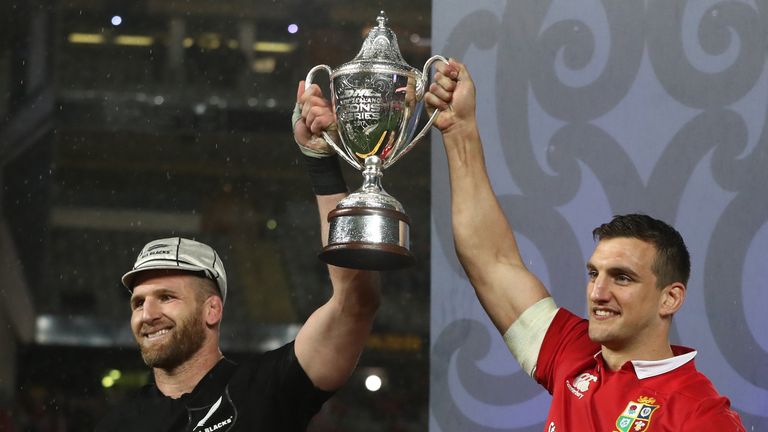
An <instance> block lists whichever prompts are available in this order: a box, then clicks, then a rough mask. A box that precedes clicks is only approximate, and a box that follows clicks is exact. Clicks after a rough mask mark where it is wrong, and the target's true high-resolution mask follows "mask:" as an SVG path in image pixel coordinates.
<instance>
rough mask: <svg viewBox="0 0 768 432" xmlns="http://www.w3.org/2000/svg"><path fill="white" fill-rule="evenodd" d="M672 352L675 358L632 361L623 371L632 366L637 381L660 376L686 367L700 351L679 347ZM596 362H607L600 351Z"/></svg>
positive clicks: (596, 354)
mask: <svg viewBox="0 0 768 432" xmlns="http://www.w3.org/2000/svg"><path fill="white" fill-rule="evenodd" d="M672 352H673V353H674V354H675V356H674V357H670V358H667V359H663V360H631V361H629V362H627V363H624V366H622V367H621V369H629V364H631V365H632V367H631V369H633V370H634V372H635V375H636V376H637V379H640V380H642V379H646V378H652V377H655V376H659V375H662V374H665V373H667V372H671V371H673V370H675V369H677V368H679V367H681V366H684V365H685V364H687V363H688V362H690V361H691V360H693V358H694V357H696V354H698V351H695V350H693V349H691V348H687V347H682V346H677V345H673V346H672ZM595 360H598V361H599V363H600V364H602V363H604V362H605V360H603V356H602V353H601V352H600V351H598V352H597V353H595ZM598 367H599V366H598Z"/></svg>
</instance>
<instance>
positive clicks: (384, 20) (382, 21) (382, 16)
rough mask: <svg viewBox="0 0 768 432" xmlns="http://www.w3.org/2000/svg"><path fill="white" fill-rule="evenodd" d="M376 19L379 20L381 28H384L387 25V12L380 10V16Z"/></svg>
mask: <svg viewBox="0 0 768 432" xmlns="http://www.w3.org/2000/svg"><path fill="white" fill-rule="evenodd" d="M376 21H378V22H379V28H381V29H383V28H384V27H386V26H387V21H389V20H388V19H387V14H385V13H384V11H379V16H378V17H376Z"/></svg>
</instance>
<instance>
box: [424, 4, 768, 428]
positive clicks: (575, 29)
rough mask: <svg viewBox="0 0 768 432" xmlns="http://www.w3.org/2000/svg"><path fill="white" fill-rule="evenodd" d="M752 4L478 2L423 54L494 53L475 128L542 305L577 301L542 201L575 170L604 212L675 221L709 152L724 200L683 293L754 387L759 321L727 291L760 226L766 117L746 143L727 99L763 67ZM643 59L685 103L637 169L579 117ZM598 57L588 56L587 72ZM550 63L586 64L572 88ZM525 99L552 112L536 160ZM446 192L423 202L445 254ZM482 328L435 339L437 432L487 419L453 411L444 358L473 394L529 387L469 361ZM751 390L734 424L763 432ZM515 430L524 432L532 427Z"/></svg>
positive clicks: (766, 219)
mask: <svg viewBox="0 0 768 432" xmlns="http://www.w3.org/2000/svg"><path fill="white" fill-rule="evenodd" d="M754 3H755V4H754V5H753V4H750V3H747V2H734V1H720V2H716V3H707V7H705V6H704V5H703V4H702V3H701V2H694V1H669V0H649V1H647V2H636V1H626V2H616V1H611V0H604V1H603V2H602V3H601V5H602V11H601V13H602V14H603V15H604V17H605V19H604V20H598V21H599V23H600V24H599V25H604V26H606V28H595V27H594V26H593V23H591V22H585V21H584V20H582V19H578V18H567V19H560V20H558V21H556V22H551V23H550V22H548V21H547V24H545V20H546V19H547V17H548V13H550V12H551V11H550V8H551V7H553V4H552V2H549V1H541V0H528V1H514V2H507V3H506V9H505V10H504V13H503V15H502V16H501V17H499V16H497V15H496V14H495V13H493V12H490V11H484V10H477V11H474V12H472V13H470V14H468V15H467V16H465V17H464V18H463V19H462V20H461V21H460V22H459V23H458V24H457V25H456V26H455V27H454V28H453V30H452V32H451V33H450V34H449V36H448V39H447V42H446V44H445V46H444V47H442V48H440V47H436V49H438V50H439V51H440V52H441V53H443V54H446V55H448V56H451V57H455V58H459V59H461V58H463V57H464V55H465V54H466V53H467V52H468V50H469V49H470V48H473V47H474V48H475V49H479V50H484V51H486V50H493V52H494V53H495V55H496V60H497V61H496V81H497V83H496V88H497V91H498V92H499V93H497V95H496V101H497V105H496V107H495V109H496V113H497V119H496V121H497V124H498V125H499V130H498V131H490V132H489V131H483V134H484V135H485V136H496V134H498V136H499V137H500V139H501V142H502V143H504V145H503V153H504V157H505V164H506V167H507V168H508V170H509V177H510V179H511V181H513V182H514V183H515V184H516V185H517V186H518V187H519V189H520V191H521V192H520V194H519V195H501V196H499V200H500V202H501V204H502V207H503V209H504V211H505V213H506V215H507V217H508V218H509V219H510V221H511V223H512V224H513V226H514V227H515V230H516V232H518V233H519V234H521V235H524V236H525V237H526V238H527V239H529V240H530V241H531V242H533V244H534V245H535V247H536V248H537V249H538V251H539V252H540V253H541V255H542V257H543V258H544V260H545V261H546V263H547V264H548V266H549V268H548V275H547V276H548V277H549V288H550V290H551V291H552V292H553V294H554V296H555V298H556V299H557V301H558V304H560V305H562V306H565V307H568V308H570V309H572V310H576V311H579V310H582V308H583V305H584V289H583V287H584V283H585V279H584V263H583V261H582V257H581V251H580V249H579V245H578V242H577V237H576V233H574V231H573V227H572V226H571V225H570V224H569V222H568V221H567V220H565V219H564V218H563V217H562V216H561V213H560V212H559V211H558V209H557V208H558V206H561V205H564V204H566V203H568V202H570V201H571V200H573V198H574V197H575V195H576V194H577V193H578V191H579V190H580V188H582V186H583V185H582V172H583V170H584V169H585V167H586V168H587V169H589V170H590V171H591V172H592V173H593V174H594V176H595V177H596V178H597V180H598V181H599V182H600V184H601V187H602V188H603V190H604V193H605V195H606V199H607V201H608V202H607V204H608V206H609V207H610V210H611V212H612V213H614V214H620V213H626V212H633V211H643V212H647V213H650V214H653V215H655V216H656V217H659V218H661V219H664V220H667V221H675V220H676V217H677V216H678V214H679V212H680V203H681V201H682V199H683V198H684V195H685V188H686V187H687V185H688V184H689V182H690V181H691V178H692V177H693V175H694V171H695V170H696V169H701V168H700V167H701V166H702V163H703V162H704V161H706V160H707V158H708V157H711V168H710V172H709V174H710V175H711V177H712V179H713V180H714V182H715V183H717V184H718V185H719V186H720V187H721V188H723V189H724V190H726V191H728V192H729V193H733V197H732V199H731V201H730V203H729V204H728V205H727V206H726V208H725V210H724V211H722V214H720V215H718V220H717V223H716V224H715V227H714V230H713V232H712V233H711V234H710V238H709V239H708V240H709V241H708V242H707V243H706V244H707V247H708V249H707V250H706V252H705V253H704V254H701V255H702V256H705V258H704V259H703V261H704V262H703V265H702V263H698V264H699V265H698V266H697V267H698V268H703V269H704V270H703V272H704V274H703V278H702V280H703V281H704V286H703V287H701V288H700V287H691V289H703V290H704V302H705V308H706V313H707V317H706V319H707V320H708V325H709V328H711V332H712V337H713V339H714V340H715V342H716V344H717V347H718V348H719V350H720V354H721V355H722V356H723V358H725V360H726V362H727V365H726V364H723V365H722V367H723V368H731V369H732V370H733V371H735V372H736V373H737V374H739V375H740V376H741V377H743V378H744V379H745V380H746V381H748V382H750V383H752V384H753V385H754V386H756V387H758V388H760V389H765V390H768V353H767V352H766V351H765V350H764V349H763V348H762V347H761V346H760V345H759V343H758V341H757V340H756V338H755V334H757V332H761V331H764V330H765V329H755V328H750V326H749V323H748V322H747V320H746V317H745V312H744V305H745V304H746V303H747V302H749V301H750V299H749V298H744V296H743V295H742V283H743V281H742V279H743V276H742V275H743V272H744V268H743V265H744V262H745V259H746V257H747V253H748V249H749V246H750V244H751V243H752V242H753V240H754V238H755V235H756V233H757V232H758V231H759V230H760V229H761V227H763V226H765V224H766V223H768V192H766V185H768V132H767V131H768V126H766V125H768V118H765V119H763V125H762V130H761V131H760V136H759V138H758V139H757V144H756V145H753V146H752V148H749V147H748V143H749V130H748V127H747V126H748V125H747V124H746V120H745V119H744V118H743V117H742V116H741V115H740V114H739V113H738V112H737V111H736V110H734V109H733V108H732V105H733V104H734V103H736V102H738V101H739V100H741V99H742V98H743V97H744V96H745V95H747V94H750V92H751V91H754V88H755V86H756V85H758V84H760V83H759V80H760V79H761V77H762V76H764V75H765V73H766V71H765V68H766V46H767V44H766V30H765V29H766V28H768V14H767V13H766V11H767V9H768V8H767V7H766V6H768V1H765V0H760V1H756V2H754ZM592 15H595V14H592ZM684 23H685V25H684ZM433 25H435V26H438V25H440V24H439V23H437V22H436V23H434V24H433ZM544 25H546V27H545V28H544ZM598 32H599V33H600V34H607V35H608V39H609V40H608V41H607V46H609V48H608V49H607V52H605V48H604V47H605V46H606V44H605V42H606V41H604V40H598V39H597V38H596V36H595V35H596V34H597V33H598ZM686 32H692V33H690V34H689V33H686ZM691 35H694V37H693V38H691V37H690V36H691ZM691 40H693V41H695V46H693V47H691V46H690V41H691ZM684 41H688V44H689V45H686V44H685V42H684ZM601 44H602V45H601ZM600 50H602V51H600ZM598 54H599V55H598ZM644 56H646V57H645V58H647V59H648V61H649V62H650V66H651V68H652V73H653V74H654V78H655V79H656V80H657V81H658V83H659V84H660V85H661V86H662V87H663V88H664V90H665V91H666V93H667V94H668V96H669V97H670V98H671V99H673V100H674V101H675V102H677V103H679V104H681V105H682V106H684V107H687V109H691V110H695V112H696V114H695V115H694V116H693V117H692V118H690V119H688V120H687V121H686V122H685V123H684V124H681V125H680V126H679V128H678V130H677V132H676V133H675V134H674V136H673V137H672V138H671V140H670V141H669V142H668V143H666V146H665V148H664V150H663V152H662V153H661V155H660V157H659V159H658V160H657V162H656V163H655V165H654V166H653V169H652V171H651V174H650V176H649V177H648V179H647V180H643V178H642V176H641V174H640V172H639V170H638V168H637V167H636V165H635V164H634V162H633V160H632V158H631V156H630V155H629V154H628V153H627V152H626V151H625V149H624V148H623V147H622V146H621V145H620V143H619V142H617V141H616V139H615V138H614V137H612V136H611V135H610V134H609V133H608V132H606V131H605V130H602V129H601V128H600V127H598V126H596V125H595V121H596V120H597V119H599V118H600V117H601V116H603V115H605V114H606V113H609V112H611V111H612V110H613V109H615V108H616V107H617V105H618V104H619V103H621V102H622V101H623V100H624V98H625V97H626V96H627V94H628V92H629V91H630V89H631V88H632V86H633V84H634V83H635V82H636V80H637V78H638V75H639V73H640V72H641V71H640V67H641V64H642V62H643V59H644ZM598 61H599V62H601V63H600V67H594V66H595V64H596V63H595V62H598ZM702 64H703V65H704V66H703V67H702ZM477 67H479V66H477ZM477 67H475V68H477ZM563 70H566V71H573V72H584V71H597V72H595V73H594V75H593V76H590V77H588V78H589V81H588V82H587V83H586V84H584V85H580V86H570V85H567V84H566V83H563V82H562V81H561V79H560V78H559V77H558V71H563ZM646 73H647V72H646ZM530 94H532V95H533V96H534V97H535V99H536V101H537V102H538V103H539V105H540V106H541V108H542V109H544V110H545V111H546V112H547V113H548V114H549V115H550V116H552V117H553V118H555V119H557V120H560V121H562V122H563V123H564V125H563V126H562V127H561V128H560V129H559V130H557V131H556V132H555V133H554V135H553V136H552V138H551V139H550V142H549V143H548V147H547V149H546V164H547V166H546V167H544V166H542V165H541V163H540V162H539V161H538V160H537V158H536V151H535V149H534V148H533V144H532V138H531V118H530V115H529V105H528V100H529V96H530ZM481 103H482V102H481ZM534 127H535V125H534ZM441 146H442V145H440V147H441ZM434 150H435V151H434V152H433V155H434V156H433V165H432V170H433V182H432V184H433V194H434V196H435V197H448V196H449V188H448V184H447V168H446V162H445V155H444V152H443V151H442V149H441V148H436V149H434ZM606 161H609V162H610V163H606ZM729 196H730V195H729ZM448 201H449V200H448V199H434V200H433V213H432V214H433V218H434V223H435V226H436V233H437V234H438V235H437V238H436V241H438V242H440V243H441V246H442V248H443V250H446V251H450V250H452V249H453V244H452V236H451V224H450V203H449V202H448ZM595 222H596V223H599V222H601V221H595ZM448 259H449V261H450V263H451V264H450V265H451V267H452V270H453V272H454V274H456V275H457V277H464V278H465V276H464V273H463V271H462V270H461V267H460V265H459V264H458V261H457V259H456V257H455V255H454V254H450V256H449V257H448ZM699 261H702V259H699ZM765 288H766V289H768V283H766V287H765ZM491 337H493V338H497V337H498V335H497V334H496V333H495V332H493V330H491V329H489V328H487V327H486V326H484V325H482V324H481V323H478V322H475V321H471V320H466V319H461V318H457V319H456V320H455V321H454V322H453V323H452V324H450V325H449V326H448V327H446V328H445V329H444V330H443V331H442V333H440V334H439V335H437V336H436V337H435V342H434V345H433V352H432V365H433V370H432V385H433V391H432V402H431V404H432V414H433V417H434V419H435V420H436V421H437V423H438V424H439V425H440V427H441V429H442V431H444V432H449V431H465V430H473V431H481V432H491V431H498V430H499V429H495V428H492V427H488V426H484V425H483V422H482V419H474V418H471V414H462V411H461V409H460V408H459V407H458V406H457V401H456V400H454V397H453V395H452V394H451V391H450V389H448V388H447V384H446V380H445V379H444V377H446V376H447V374H448V372H449V367H450V365H451V359H455V360H456V361H455V364H454V365H455V366H454V367H455V368H456V370H455V373H456V374H457V376H458V377H459V382H460V383H461V385H462V386H463V389H462V390H463V391H464V392H465V393H466V394H468V395H470V396H471V397H473V398H475V399H476V400H478V401H480V402H482V403H486V404H488V405H491V406H513V405H515V404H518V403H521V402H524V401H527V400H529V399H531V398H533V397H535V396H536V395H538V394H539V392H541V391H543V390H541V389H539V388H537V387H535V386H533V387H532V386H531V382H532V380H531V379H530V378H529V377H528V376H526V375H525V374H524V373H523V372H522V371H521V372H518V373H516V374H512V375H510V376H508V377H503V378H502V379H499V378H498V377H496V376H493V377H491V376H487V375H485V374H484V372H483V371H482V370H481V369H479V368H478V367H477V365H476V363H477V361H478V360H479V359H481V358H483V357H484V355H485V354H487V352H488V344H489V343H490V342H489V341H490V338H491ZM676 339H678V337H677V332H676V331H675V329H673V340H676ZM703 355H706V353H704V354H703ZM510 361H512V359H511V357H510ZM493 380H496V381H495V382H494V381H493ZM763 397H765V398H766V400H765V401H764V405H765V408H766V409H765V410H764V412H765V413H766V414H764V415H762V416H758V415H752V414H748V413H745V412H743V411H740V414H741V416H742V419H743V420H744V423H745V425H746V426H747V429H748V430H749V428H750V427H754V430H763V429H766V428H768V396H763ZM735 408H736V409H737V410H739V407H738V406H735ZM506 430H510V429H506ZM515 430H517V431H521V432H522V431H540V430H542V425H541V424H540V425H536V426H531V427H527V428H521V429H515Z"/></svg>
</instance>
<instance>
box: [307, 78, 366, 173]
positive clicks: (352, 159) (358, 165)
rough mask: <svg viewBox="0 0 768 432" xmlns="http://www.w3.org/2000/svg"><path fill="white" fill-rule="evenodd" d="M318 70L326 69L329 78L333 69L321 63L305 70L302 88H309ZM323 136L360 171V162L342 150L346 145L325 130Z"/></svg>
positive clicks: (337, 152) (342, 156)
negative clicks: (305, 75) (338, 142)
mask: <svg viewBox="0 0 768 432" xmlns="http://www.w3.org/2000/svg"><path fill="white" fill-rule="evenodd" d="M320 70H324V71H326V72H327V73H328V78H329V79H330V77H331V74H333V71H332V70H331V68H330V66H328V65H324V64H321V65H317V66H315V67H313V68H312V69H310V70H309V72H307V78H306V79H305V80H304V90H307V89H309V87H310V86H311V85H312V78H314V76H315V73H317V71H320ZM331 87H333V81H331ZM331 97H333V88H331ZM333 105H334V109H335V107H336V103H335V101H334V104H333ZM323 138H324V139H325V142H327V143H328V145H329V146H331V148H332V149H333V150H334V151H335V152H336V154H337V155H339V156H341V158H342V159H344V160H345V161H346V162H347V163H348V164H350V165H352V166H353V167H355V168H357V169H358V170H361V171H362V169H363V166H362V165H361V164H360V162H358V161H357V159H355V158H354V157H353V156H351V155H350V154H349V153H347V152H346V151H344V150H342V147H343V148H346V146H340V145H338V144H336V142H335V141H334V140H333V138H331V135H329V134H328V132H326V131H323Z"/></svg>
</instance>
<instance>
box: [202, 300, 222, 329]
mask: <svg viewBox="0 0 768 432" xmlns="http://www.w3.org/2000/svg"><path fill="white" fill-rule="evenodd" d="M204 309H205V324H207V325H208V326H209V327H213V326H215V325H217V324H218V323H220V322H221V317H222V316H223V314H224V304H223V303H222V301H221V297H219V296H217V295H212V296H209V297H208V299H206V300H205V305H204Z"/></svg>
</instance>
